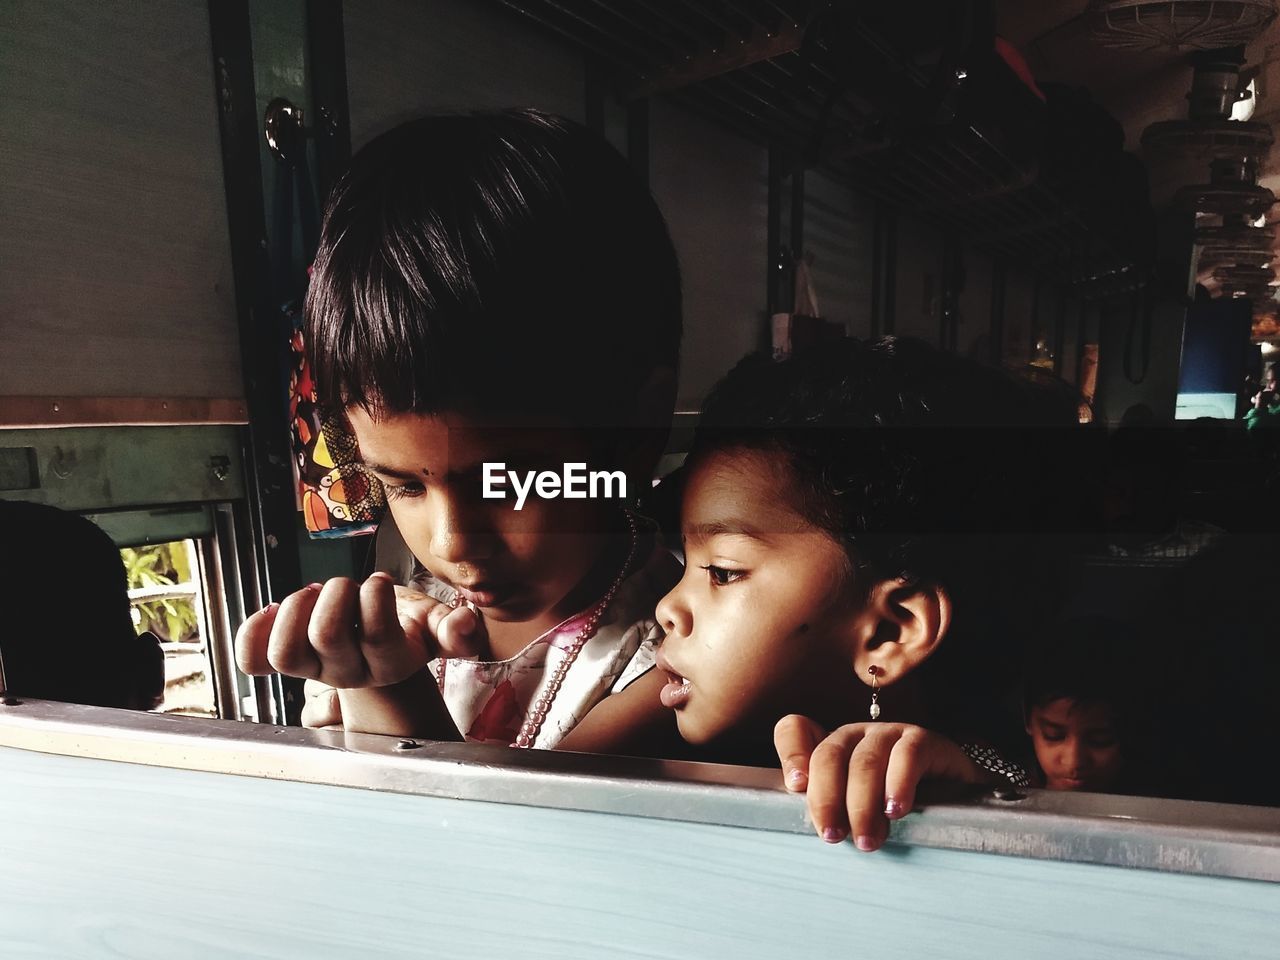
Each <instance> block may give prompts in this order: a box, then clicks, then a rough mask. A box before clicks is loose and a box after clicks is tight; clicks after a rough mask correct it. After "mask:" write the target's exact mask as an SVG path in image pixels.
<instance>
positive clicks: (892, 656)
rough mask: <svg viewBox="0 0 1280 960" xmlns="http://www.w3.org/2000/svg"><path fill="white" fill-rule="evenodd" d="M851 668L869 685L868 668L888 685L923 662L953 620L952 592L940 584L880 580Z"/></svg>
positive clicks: (868, 606) (867, 609) (866, 608)
mask: <svg viewBox="0 0 1280 960" xmlns="http://www.w3.org/2000/svg"><path fill="white" fill-rule="evenodd" d="M860 619H861V620H862V623H861V624H860V628H859V630H858V636H857V643H856V646H855V649H854V657H853V668H854V670H855V671H856V672H857V676H858V679H859V680H861V681H862V682H863V683H865V684H867V685H868V686H870V684H871V674H870V672H869V671H870V668H871V667H873V666H874V667H876V668H877V679H878V681H879V685H880V686H882V687H887V686H889V685H890V684H893V683H896V682H897V681H899V680H901V679H902V678H903V677H905V676H906V675H907V674H909V673H910V672H911V671H913V670H915V669H916V668H917V667H918V666H920V664H922V663H924V661H925V660H927V659H928V658H929V657H930V656H931V655H932V654H933V652H934V651H935V650H936V649H937V648H938V644H940V643H941V642H942V641H943V639H944V638H945V637H946V635H947V628H948V627H950V626H951V597H950V596H949V595H948V594H947V592H946V591H945V590H943V589H942V588H941V587H937V586H930V585H928V584H912V583H908V582H907V581H905V580H901V579H893V580H881V581H879V582H878V583H876V584H874V585H873V586H872V587H871V590H870V593H869V595H868V598H867V603H866V604H865V606H864V607H863V611H862V617H861V618H860Z"/></svg>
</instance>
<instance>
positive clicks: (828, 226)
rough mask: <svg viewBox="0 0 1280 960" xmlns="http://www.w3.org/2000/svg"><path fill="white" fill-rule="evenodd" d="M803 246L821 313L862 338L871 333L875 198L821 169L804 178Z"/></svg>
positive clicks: (809, 173)
mask: <svg viewBox="0 0 1280 960" xmlns="http://www.w3.org/2000/svg"><path fill="white" fill-rule="evenodd" d="M804 190H805V204H804V249H805V253H806V254H807V255H810V254H811V255H812V257H813V266H812V268H811V270H812V276H813V283H814V287H815V290H816V292H817V294H818V305H819V307H821V309H822V315H823V317H825V318H826V319H827V320H832V321H834V322H836V323H839V324H840V325H842V326H843V327H844V328H845V330H846V332H848V333H850V334H852V335H854V336H859V337H866V336H870V334H871V282H872V277H871V244H872V222H871V221H872V211H873V207H874V204H873V203H872V201H871V199H870V198H868V197H865V196H862V195H860V194H858V193H857V192H855V191H854V190H853V188H852V186H850V185H849V184H847V183H844V182H841V181H838V180H832V179H831V178H830V177H827V176H824V175H823V174H821V173H817V172H816V171H812V170H811V171H809V172H807V173H806V174H805V178H804Z"/></svg>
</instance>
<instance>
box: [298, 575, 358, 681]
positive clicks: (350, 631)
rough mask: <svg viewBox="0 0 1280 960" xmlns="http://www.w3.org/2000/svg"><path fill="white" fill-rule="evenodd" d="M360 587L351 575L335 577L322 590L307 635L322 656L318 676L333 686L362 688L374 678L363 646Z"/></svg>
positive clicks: (312, 613) (318, 654) (317, 652)
mask: <svg viewBox="0 0 1280 960" xmlns="http://www.w3.org/2000/svg"><path fill="white" fill-rule="evenodd" d="M359 618H360V587H359V585H358V584H357V583H356V582H355V581H354V580H352V579H350V578H349V577H335V578H334V579H332V580H330V581H329V582H328V583H326V584H325V585H324V587H323V588H322V589H321V590H320V596H319V597H318V598H317V599H316V602H315V606H314V607H313V609H312V611H311V622H310V624H309V625H308V629H307V637H308V639H309V640H310V641H311V646H312V648H313V649H314V650H315V652H316V655H317V656H318V657H319V658H320V666H321V673H320V675H319V676H318V677H316V678H315V679H318V680H323V681H324V682H325V683H327V684H329V685H330V686H333V687H343V688H348V689H349V688H352V687H362V686H365V685H366V684H368V682H369V680H370V677H369V672H368V667H367V666H366V664H365V660H364V654H363V652H362V651H361V648H360V638H359V636H357V634H358V633H359V632H360V628H361V624H360V622H359Z"/></svg>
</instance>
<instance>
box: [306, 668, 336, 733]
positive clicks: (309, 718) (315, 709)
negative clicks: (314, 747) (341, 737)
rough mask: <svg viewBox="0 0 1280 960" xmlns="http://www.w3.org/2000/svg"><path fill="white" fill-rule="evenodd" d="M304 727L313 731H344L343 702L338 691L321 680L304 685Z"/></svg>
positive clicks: (310, 681) (309, 681)
mask: <svg viewBox="0 0 1280 960" xmlns="http://www.w3.org/2000/svg"><path fill="white" fill-rule="evenodd" d="M302 697H303V702H302V725H303V726H304V727H310V728H311V729H313V730H341V729H342V701H341V700H339V699H338V691H337V690H336V689H335V688H333V687H331V686H329V685H328V684H324V683H321V682H320V681H319V680H308V681H307V682H306V683H304V684H303V685H302Z"/></svg>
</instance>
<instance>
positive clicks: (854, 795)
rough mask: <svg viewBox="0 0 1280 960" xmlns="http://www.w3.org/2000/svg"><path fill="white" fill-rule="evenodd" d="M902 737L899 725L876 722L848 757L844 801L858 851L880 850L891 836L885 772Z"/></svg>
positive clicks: (850, 829)
mask: <svg viewBox="0 0 1280 960" xmlns="http://www.w3.org/2000/svg"><path fill="white" fill-rule="evenodd" d="M899 736H900V732H899V730H898V729H897V728H895V727H892V726H890V725H889V724H876V725H875V726H874V727H873V728H872V730H871V731H869V732H868V734H867V736H865V737H863V738H862V740H861V742H859V744H858V746H857V747H856V748H855V749H854V751H853V756H852V757H850V758H849V780H848V783H847V784H846V787H845V804H846V807H847V809H848V813H849V831H850V833H852V834H853V842H854V845H855V846H856V847H857V848H858V849H859V850H864V851H871V850H876V849H878V848H879V847H880V844H882V843H883V842H884V840H885V837H886V836H887V835H888V832H889V824H888V821H887V820H886V819H885V814H884V807H885V801H884V797H885V789H884V785H885V774H886V772H887V770H888V766H889V756H890V754H891V752H892V750H893V748H894V746H895V745H896V744H897V742H898V738H899Z"/></svg>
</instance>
